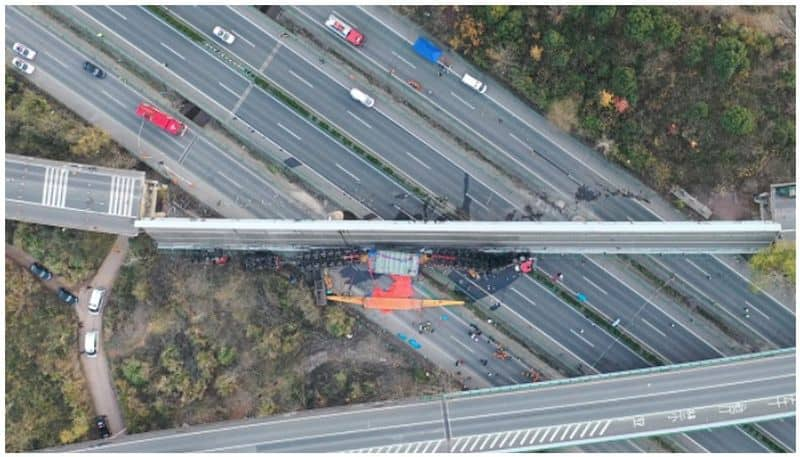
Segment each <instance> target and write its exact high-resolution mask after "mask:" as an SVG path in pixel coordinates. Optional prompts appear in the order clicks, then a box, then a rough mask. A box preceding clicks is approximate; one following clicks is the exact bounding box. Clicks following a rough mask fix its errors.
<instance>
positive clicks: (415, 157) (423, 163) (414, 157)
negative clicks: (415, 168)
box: [406, 151, 431, 170]
mask: <svg viewBox="0 0 800 457" xmlns="http://www.w3.org/2000/svg"><path fill="white" fill-rule="evenodd" d="M406 154H408V156H409V157H411V158H412V159H414V160H415V161H416V162H417V163H418V164H420V165H422V166H423V167H425V168H427V169H428V170H430V169H431V167H429V166H428V165H427V164H426V163H425V162H423V161H421V160H419V159H418V158H417V156H415V155H414V154H412V153H410V152H408V151H406Z"/></svg>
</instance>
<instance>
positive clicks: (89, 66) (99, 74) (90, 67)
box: [83, 61, 106, 79]
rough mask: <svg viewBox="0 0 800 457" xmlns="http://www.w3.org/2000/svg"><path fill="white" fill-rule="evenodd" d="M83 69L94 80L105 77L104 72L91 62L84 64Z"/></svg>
mask: <svg viewBox="0 0 800 457" xmlns="http://www.w3.org/2000/svg"><path fill="white" fill-rule="evenodd" d="M83 69H84V70H85V71H86V72H87V73H89V74H90V75H92V76H94V77H95V78H99V79H103V78H105V77H106V72H105V71H103V69H102V68H100V67H98V66H97V65H95V64H93V63H91V62H88V61H87V62H84V63H83Z"/></svg>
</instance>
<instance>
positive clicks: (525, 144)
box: [509, 133, 533, 149]
mask: <svg viewBox="0 0 800 457" xmlns="http://www.w3.org/2000/svg"><path fill="white" fill-rule="evenodd" d="M509 136H511V138H514V139H515V140H517V142H518V143H519V144H521V145H523V146H525V147H526V148H528V149H533V148H531V147H530V146H528V143H526V142H524V141H522V140H520V139H519V138H517V136H516V135H514V134H513V133H509Z"/></svg>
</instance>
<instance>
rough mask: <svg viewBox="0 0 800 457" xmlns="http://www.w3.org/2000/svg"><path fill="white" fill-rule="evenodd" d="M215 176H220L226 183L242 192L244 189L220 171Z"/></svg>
mask: <svg viewBox="0 0 800 457" xmlns="http://www.w3.org/2000/svg"><path fill="white" fill-rule="evenodd" d="M217 174H218V175H220V176H222V177H223V178H225V179H226V180H227V181H228V182H230V183H231V184H233V185H234V186H236V187H238V188H239V189H242V190H244V188H243V187H242V186H241V185H240V184H239V183H238V182H236V181H234V180H233V179H231V178H229V177H228V176H227V175H225V173H223V172H221V171H217Z"/></svg>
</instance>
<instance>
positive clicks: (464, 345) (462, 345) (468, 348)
mask: <svg viewBox="0 0 800 457" xmlns="http://www.w3.org/2000/svg"><path fill="white" fill-rule="evenodd" d="M450 339H452V340H453V341H455V342H456V343H458V344H459V345H461V347H463V348H464V349H466V350H468V351H469V352H471V353H473V354H475V353H476V352H475V351H473V350H472V348H471V347H469V346H467V345H466V344H464V343H462V342H461V341H458V339H457V338H456V337H455V336H453V335H450Z"/></svg>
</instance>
